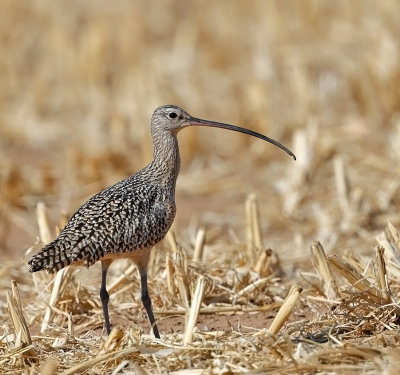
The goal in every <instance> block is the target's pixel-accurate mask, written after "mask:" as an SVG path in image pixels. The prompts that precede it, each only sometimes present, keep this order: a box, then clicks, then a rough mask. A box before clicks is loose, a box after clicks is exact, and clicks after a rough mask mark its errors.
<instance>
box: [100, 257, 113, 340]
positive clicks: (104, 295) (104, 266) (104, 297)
mask: <svg viewBox="0 0 400 375" xmlns="http://www.w3.org/2000/svg"><path fill="white" fill-rule="evenodd" d="M111 262H112V261H111V260H102V261H101V288H100V299H101V305H102V306H103V314H104V321H105V324H106V331H107V335H109V334H110V332H111V327H110V317H109V315H108V300H109V299H110V297H109V295H108V292H107V281H106V280H107V271H108V269H109V268H110V265H111Z"/></svg>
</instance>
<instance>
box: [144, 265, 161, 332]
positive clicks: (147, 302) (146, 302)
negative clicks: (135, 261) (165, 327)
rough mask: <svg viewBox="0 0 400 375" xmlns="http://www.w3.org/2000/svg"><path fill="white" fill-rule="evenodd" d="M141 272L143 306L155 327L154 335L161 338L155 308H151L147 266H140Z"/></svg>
mask: <svg viewBox="0 0 400 375" xmlns="http://www.w3.org/2000/svg"><path fill="white" fill-rule="evenodd" d="M139 272H140V283H141V291H142V302H143V306H144V308H145V309H146V312H147V316H148V317H149V320H150V324H151V326H152V327H153V332H154V336H155V337H156V338H157V339H159V338H160V333H159V332H158V328H157V325H156V321H155V319H154V315H153V310H152V308H151V300H150V297H149V291H148V289H147V269H146V268H144V269H142V268H140V267H139Z"/></svg>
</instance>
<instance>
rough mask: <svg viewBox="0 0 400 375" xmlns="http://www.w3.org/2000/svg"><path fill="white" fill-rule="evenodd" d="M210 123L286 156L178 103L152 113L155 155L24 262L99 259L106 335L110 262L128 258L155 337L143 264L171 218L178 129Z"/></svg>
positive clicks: (48, 266)
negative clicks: (138, 278)
mask: <svg viewBox="0 0 400 375" xmlns="http://www.w3.org/2000/svg"><path fill="white" fill-rule="evenodd" d="M191 125H192V126H211V127H219V128H223V129H228V130H234V131H239V132H242V133H245V134H249V135H252V136H255V137H258V138H261V139H263V140H265V141H268V142H270V143H273V144H274V145H276V146H278V147H280V148H281V149H283V150H284V151H286V152H287V153H288V154H289V155H291V156H292V157H293V158H294V159H295V156H294V154H293V153H292V152H291V151H290V150H288V149H287V148H286V147H284V146H283V145H281V144H280V143H278V142H276V141H274V140H272V139H270V138H268V137H266V136H264V135H262V134H259V133H256V132H253V131H251V130H248V129H244V128H239V127H236V126H233V125H228V124H222V123H217V122H211V121H206V120H201V119H197V118H194V117H192V116H190V115H189V114H188V113H186V112H185V111H184V110H182V109H181V108H179V107H177V106H173V105H166V106H162V107H159V108H157V109H156V110H155V111H154V114H153V116H152V120H151V133H152V136H153V143H154V159H153V161H152V162H151V163H150V164H149V165H148V166H146V167H145V168H143V169H142V170H141V171H139V172H137V173H135V174H133V175H132V176H130V177H128V178H127V179H125V180H123V181H121V182H118V183H117V184H115V185H113V186H111V187H109V188H108V189H105V190H103V191H101V192H100V193H98V194H96V195H95V196H93V197H92V198H90V199H89V200H88V201H87V202H86V203H85V204H84V205H83V206H81V207H80V208H79V209H78V211H77V212H76V213H75V214H74V215H73V216H72V217H71V219H70V220H69V221H68V223H67V225H66V226H65V228H64V229H63V230H62V232H61V233H60V235H59V236H58V238H57V239H56V240H54V241H52V242H51V243H49V244H47V245H46V246H44V247H43V248H42V249H41V250H40V251H39V253H38V254H37V255H35V256H34V257H33V258H32V259H31V260H30V261H29V266H30V267H29V271H30V272H36V271H41V270H44V269H45V270H47V271H48V272H55V271H58V270H60V269H61V268H63V267H65V266H68V265H70V264H72V265H79V264H85V265H86V266H88V267H89V266H90V265H92V264H93V263H95V262H97V261H101V263H102V283H101V289H100V298H101V301H102V306H103V313H104V318H105V325H106V330H107V333H110V328H111V327H110V321H109V316H108V299H109V296H108V292H107V289H106V276H107V271H108V268H109V266H110V265H111V263H112V261H113V260H115V259H118V258H130V259H132V260H133V261H134V262H135V263H136V265H137V266H138V269H139V273H140V276H141V293H142V301H143V305H144V307H145V308H146V311H147V314H148V317H149V320H150V323H151V325H152V327H153V332H154V335H155V336H156V337H157V338H159V337H160V335H159V332H158V329H157V326H156V324H155V320H154V316H153V312H152V309H151V301H150V298H149V295H148V291H147V265H148V260H149V255H150V250H151V248H152V247H153V246H154V245H155V244H156V243H157V242H159V241H161V240H162V239H163V238H164V237H165V235H166V234H167V232H168V230H169V228H170V227H171V224H172V222H173V220H174V217H175V212H176V207H175V185H176V179H177V177H178V173H179V167H180V158H179V148H178V140H177V138H176V135H177V133H178V132H179V130H181V129H183V128H184V127H186V126H191Z"/></svg>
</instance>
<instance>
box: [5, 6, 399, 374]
mask: <svg viewBox="0 0 400 375" xmlns="http://www.w3.org/2000/svg"><path fill="white" fill-rule="evenodd" d="M204 4H205V3H204V2H202V1H192V2H185V3H183V2H178V1H169V2H163V3H162V2H160V3H159V4H157V7H155V5H153V6H152V8H150V6H149V4H148V2H145V1H135V2H128V1H123V0H118V1H116V2H113V3H112V5H111V2H106V1H104V2H99V1H92V0H90V1H85V2H79V1H71V2H68V5H66V3H65V4H64V3H62V2H57V1H49V0H40V1H35V2H16V1H14V0H5V1H3V2H2V3H1V5H0V8H1V9H0V45H1V50H2V53H1V54H0V75H1V77H2V79H1V80H0V254H1V259H2V262H1V265H0V286H1V289H2V290H3V291H4V292H3V293H2V294H1V295H0V373H1V374H16V373H21V374H36V373H42V374H55V373H60V374H74V373H87V374H95V373H96V374H99V373H109V374H118V373H135V374H147V373H148V374H150V373H167V372H168V373H175V374H183V373H185V374H186V373H190V374H199V373H227V374H229V373H243V372H248V373H254V374H255V373H260V374H261V373H270V374H308V373H321V374H332V373H335V374H336V373H337V374H353V373H363V374H375V373H384V374H397V373H398V372H399V369H400V362H399V360H398V357H399V356H398V354H399V349H398V344H399V340H400V336H399V334H398V332H399V316H400V311H399V306H398V305H397V301H398V299H399V297H400V235H399V233H398V232H399V231H400V215H399V212H400V200H399V191H400V178H399V177H400V176H399V171H398V168H397V165H398V163H399V160H400V153H399V149H400V122H399V119H400V92H399V87H400V61H399V60H400V45H399V44H400V42H399V38H398V35H400V23H399V22H398V14H399V12H400V6H399V5H398V2H397V1H395V0H387V1H382V2H379V4H378V3H377V2H369V1H365V2H355V1H353V2H348V1H336V2H327V1H326V2H322V1H311V0H310V1H306V0H305V1H297V2H289V1H287V2H280V1H274V2H273V1H268V2H267V1H262V0H260V1H255V0H251V1H246V2H235V3H232V2H230V3H229V4H228V3H226V2H213V3H207V6H206V5H204ZM166 103H173V104H178V105H181V106H182V107H183V108H185V109H187V110H188V111H189V112H190V113H192V114H193V115H195V116H199V117H204V118H209V119H213V120H219V121H224V122H230V123H234V124H238V125H242V126H246V127H249V128H252V129H255V130H257V131H260V132H263V133H266V134H268V135H270V136H272V137H274V138H276V139H277V140H279V141H281V142H282V143H284V144H286V145H287V146H289V147H290V148H291V149H293V151H294V152H295V154H296V156H297V161H296V162H293V161H292V160H290V158H288V157H287V155H284V154H283V153H282V152H280V151H278V150H276V149H274V148H272V146H268V145H266V144H264V143H263V142H261V141H257V140H255V139H248V137H244V136H240V135H235V134H226V132H222V131H218V130H215V129H214V130H213V129H192V130H189V129H188V130H185V131H184V132H182V134H180V135H179V138H180V145H181V156H182V171H181V176H180V178H179V180H178V191H177V203H178V217H177V220H176V222H175V225H174V231H173V232H171V233H170V234H169V236H168V238H167V240H165V241H163V243H161V244H159V245H158V246H157V247H156V249H155V251H154V252H153V257H152V260H151V267H150V285H149V286H150V293H151V296H152V298H153V304H154V309H155V315H156V318H157V320H158V322H159V328H160V330H161V332H162V339H161V340H160V341H158V340H155V339H153V338H152V337H151V336H150V335H148V334H147V333H148V332H149V331H150V327H149V326H148V323H147V320H146V316H145V312H144V310H143V308H142V306H141V302H140V298H139V281H138V279H137V277H136V270H135V268H134V267H133V266H131V265H130V264H127V263H125V262H120V263H118V264H116V265H115V266H113V267H114V268H112V269H111V272H110V280H109V290H110V294H111V299H110V313H111V321H112V323H113V324H114V327H115V329H114V331H113V332H112V334H111V336H110V337H108V338H107V337H105V336H103V335H102V327H103V317H102V312H101V307H100V301H99V297H98V292H99V285H100V270H99V267H98V266H94V267H92V268H91V269H89V270H85V269H68V270H66V271H64V272H63V273H59V274H58V275H57V276H56V278H54V279H53V278H52V277H49V276H48V275H43V274H37V275H33V276H32V275H30V274H28V272H27V267H26V265H25V263H24V262H25V260H23V261H21V258H23V257H24V253H25V250H26V249H27V248H30V247H32V245H33V244H34V243H35V242H37V238H39V239H40V241H41V242H47V241H49V240H50V239H51V238H53V237H54V236H55V235H56V233H57V231H59V228H61V227H62V226H63V225H64V224H65V221H66V218H67V217H69V216H70V215H71V214H72V213H73V212H74V210H75V209H76V208H77V207H78V206H79V205H80V204H81V203H82V202H83V201H84V200H85V199H86V198H88V197H89V196H90V195H91V194H93V193H95V192H96V191H98V190H100V189H101V188H103V187H105V186H108V185H110V184H112V183H114V182H116V181H118V180H119V179H122V178H124V177H125V176H127V175H129V174H130V173H132V172H134V171H136V170H138V169H139V168H141V167H143V166H144V165H145V164H146V163H147V162H148V161H149V160H150V159H151V156H152V155H151V151H152V145H151V138H150V134H149V129H148V128H149V126H148V123H149V118H150V115H151V113H152V111H153V110H154V108H155V107H156V106H158V105H160V104H166ZM253 192H256V195H254V194H253ZM39 202H43V204H39V205H38V203H39ZM56 227H57V228H58V229H55V228H56ZM316 241H318V242H316ZM37 248H38V246H36V247H34V248H33V249H32V251H36V250H37ZM26 256H29V255H25V257H26ZM12 280H15V281H12ZM196 322H197V325H196Z"/></svg>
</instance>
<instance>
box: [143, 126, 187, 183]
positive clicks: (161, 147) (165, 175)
mask: <svg viewBox="0 0 400 375" xmlns="http://www.w3.org/2000/svg"><path fill="white" fill-rule="evenodd" d="M153 143H154V151H153V154H154V158H153V161H152V162H151V163H150V165H149V168H150V169H151V173H152V176H153V178H154V179H156V180H157V182H158V183H159V184H161V185H167V186H169V187H171V188H173V189H175V183H176V179H177V178H178V174H179V168H180V164H181V161H180V157H179V147H178V140H177V138H176V136H175V135H173V134H172V133H171V132H168V131H166V132H163V133H162V134H156V135H153Z"/></svg>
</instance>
